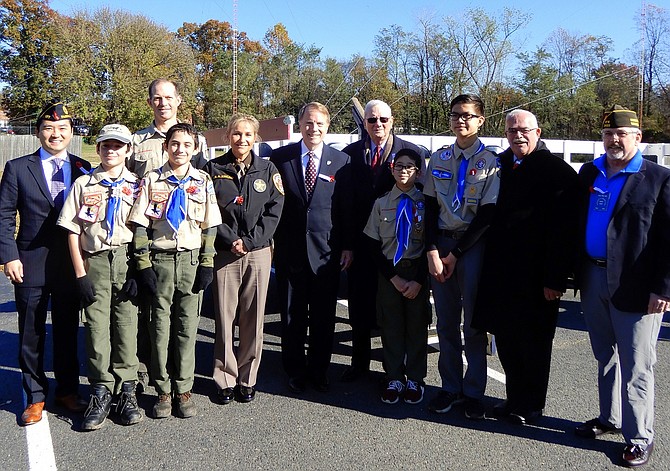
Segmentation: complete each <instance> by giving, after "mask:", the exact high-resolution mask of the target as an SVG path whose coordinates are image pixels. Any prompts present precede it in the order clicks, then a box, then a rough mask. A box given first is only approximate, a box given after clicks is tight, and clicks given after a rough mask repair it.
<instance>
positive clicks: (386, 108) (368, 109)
mask: <svg viewBox="0 0 670 471" xmlns="http://www.w3.org/2000/svg"><path fill="white" fill-rule="evenodd" d="M375 106H378V107H379V108H381V109H382V110H383V111H388V114H389V115H388V116H386V117H387V118H390V117H391V116H393V112H392V111H391V107H390V106H389V105H388V104H387V103H386V102H384V101H381V100H370V101H368V102H367V103H366V104H365V116H367V115H368V114H369V113H370V112H371V111H372V108H374V107H375ZM382 114H384V113H382Z"/></svg>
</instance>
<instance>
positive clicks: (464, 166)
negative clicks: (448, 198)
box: [451, 154, 468, 211]
mask: <svg viewBox="0 0 670 471" xmlns="http://www.w3.org/2000/svg"><path fill="white" fill-rule="evenodd" d="M467 171H468V160H467V159H466V158H465V155H463V154H461V165H460V167H458V188H456V194H455V195H454V199H453V201H452V202H451V207H452V208H454V211H458V208H460V207H461V203H462V202H463V195H464V194H465V174H466V172H467Z"/></svg>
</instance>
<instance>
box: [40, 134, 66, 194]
mask: <svg viewBox="0 0 670 471" xmlns="http://www.w3.org/2000/svg"><path fill="white" fill-rule="evenodd" d="M55 159H63V160H64V162H63V166H62V167H61V169H63V183H64V184H65V194H64V195H63V196H64V197H65V198H67V195H68V194H69V193H70V186H71V185H72V166H71V165H70V159H69V158H68V155H67V150H63V151H62V152H59V153H58V154H56V155H51V154H50V153H48V152H47V151H46V150H44V148H43V147H40V161H41V163H42V170H43V171H44V178H46V181H47V188H51V176H52V175H53V171H54V166H53V164H52V163H51V162H52V161H54V160H55Z"/></svg>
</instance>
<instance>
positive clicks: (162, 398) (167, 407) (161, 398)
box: [153, 393, 172, 419]
mask: <svg viewBox="0 0 670 471" xmlns="http://www.w3.org/2000/svg"><path fill="white" fill-rule="evenodd" d="M171 412H172V401H171V398H170V393H168V394H159V395H158V399H156V403H155V404H154V409H153V414H154V418H156V419H164V418H166V417H170V413H171Z"/></svg>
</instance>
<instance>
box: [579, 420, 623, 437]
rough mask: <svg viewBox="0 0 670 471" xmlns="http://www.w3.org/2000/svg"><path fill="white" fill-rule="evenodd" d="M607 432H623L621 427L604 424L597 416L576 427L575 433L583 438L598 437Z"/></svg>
mask: <svg viewBox="0 0 670 471" xmlns="http://www.w3.org/2000/svg"><path fill="white" fill-rule="evenodd" d="M606 433H621V429H620V428H617V427H614V426H613V425H610V424H604V423H602V422H601V421H600V419H598V418H597V417H596V418H595V419H592V420H589V421H588V422H584V423H583V424H580V425H578V426H576V427H575V435H577V436H578V437H582V438H596V437H599V436H600V435H605V434H606Z"/></svg>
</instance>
